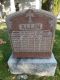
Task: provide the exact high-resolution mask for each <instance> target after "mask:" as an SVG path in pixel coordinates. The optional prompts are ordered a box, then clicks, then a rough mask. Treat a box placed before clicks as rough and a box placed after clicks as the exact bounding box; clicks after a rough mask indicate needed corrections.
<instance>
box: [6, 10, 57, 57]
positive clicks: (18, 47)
mask: <svg viewBox="0 0 60 80" xmlns="http://www.w3.org/2000/svg"><path fill="white" fill-rule="evenodd" d="M7 24H8V29H9V35H10V39H11V44H12V49H13V55H14V57H15V58H50V57H51V53H52V48H53V40H54V34H55V24H56V19H55V16H54V15H53V14H52V13H49V12H47V11H44V10H40V11H39V10H32V9H29V10H26V11H23V12H16V13H14V14H12V15H10V16H8V17H7Z"/></svg>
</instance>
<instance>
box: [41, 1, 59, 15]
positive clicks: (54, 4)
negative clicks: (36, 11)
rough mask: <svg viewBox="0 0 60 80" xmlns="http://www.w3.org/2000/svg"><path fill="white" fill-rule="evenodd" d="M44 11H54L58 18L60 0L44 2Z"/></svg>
mask: <svg viewBox="0 0 60 80" xmlns="http://www.w3.org/2000/svg"><path fill="white" fill-rule="evenodd" d="M42 9H44V10H47V11H52V12H53V13H54V15H56V16H57V15H58V14H59V12H60V0H42Z"/></svg>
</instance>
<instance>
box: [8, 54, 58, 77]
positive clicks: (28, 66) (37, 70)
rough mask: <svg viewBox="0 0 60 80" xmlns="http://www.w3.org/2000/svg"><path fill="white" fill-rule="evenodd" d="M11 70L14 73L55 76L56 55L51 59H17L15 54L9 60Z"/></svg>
mask: <svg viewBox="0 0 60 80" xmlns="http://www.w3.org/2000/svg"><path fill="white" fill-rule="evenodd" d="M8 65H9V69H10V72H11V73H12V74H23V73H25V74H33V75H39V76H53V75H54V74H55V69H56V66H57V62H56V60H55V58H54V55H53V54H52V55H51V58H49V59H39V58H38V59H34V58H33V59H30V58H28V59H17V58H14V57H13V55H11V57H10V58H9V60H8Z"/></svg>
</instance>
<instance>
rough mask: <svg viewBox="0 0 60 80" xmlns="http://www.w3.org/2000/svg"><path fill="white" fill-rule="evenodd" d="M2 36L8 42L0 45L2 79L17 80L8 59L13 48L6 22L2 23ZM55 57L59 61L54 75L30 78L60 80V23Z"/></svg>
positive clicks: (0, 31)
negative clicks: (10, 69)
mask: <svg viewBox="0 0 60 80" xmlns="http://www.w3.org/2000/svg"><path fill="white" fill-rule="evenodd" d="M0 38H2V39H3V40H5V41H6V42H7V43H6V44H3V45H0V80H16V76H15V75H12V74H11V73H10V71H9V68H8V65H7V61H8V58H9V56H10V55H11V52H12V49H11V45H10V41H9V36H8V31H7V27H6V24H5V23H3V24H0ZM53 52H54V55H55V58H56V60H57V62H58V65H57V69H56V73H55V76H54V77H38V76H34V75H33V76H31V75H29V77H28V78H29V80H60V24H57V27H56V36H55V42H54V47H53Z"/></svg>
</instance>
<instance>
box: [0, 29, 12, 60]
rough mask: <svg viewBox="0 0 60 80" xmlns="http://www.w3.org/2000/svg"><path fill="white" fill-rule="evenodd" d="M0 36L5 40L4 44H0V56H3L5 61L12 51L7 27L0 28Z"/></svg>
mask: <svg viewBox="0 0 60 80" xmlns="http://www.w3.org/2000/svg"><path fill="white" fill-rule="evenodd" d="M0 38H1V39H3V40H4V41H6V44H3V45H0V57H1V56H3V61H7V60H8V58H9V56H10V55H11V52H12V49H11V45H10V40H9V36H8V34H7V29H4V30H0Z"/></svg>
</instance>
